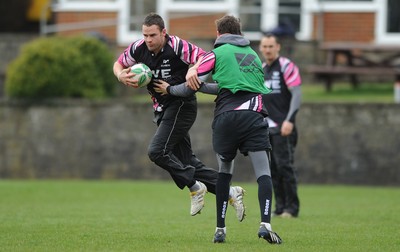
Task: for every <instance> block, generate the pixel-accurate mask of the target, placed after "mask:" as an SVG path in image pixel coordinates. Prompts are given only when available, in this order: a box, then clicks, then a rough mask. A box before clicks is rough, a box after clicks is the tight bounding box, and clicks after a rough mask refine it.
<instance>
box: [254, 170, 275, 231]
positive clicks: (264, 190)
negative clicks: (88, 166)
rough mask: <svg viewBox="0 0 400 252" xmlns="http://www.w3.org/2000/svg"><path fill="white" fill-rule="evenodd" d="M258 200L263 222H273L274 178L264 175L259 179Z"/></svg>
mask: <svg viewBox="0 0 400 252" xmlns="http://www.w3.org/2000/svg"><path fill="white" fill-rule="evenodd" d="M257 183H258V202H259V204H260V212H261V222H267V223H271V204H272V180H271V177H270V176H267V175H264V176H261V177H259V178H258V179H257Z"/></svg>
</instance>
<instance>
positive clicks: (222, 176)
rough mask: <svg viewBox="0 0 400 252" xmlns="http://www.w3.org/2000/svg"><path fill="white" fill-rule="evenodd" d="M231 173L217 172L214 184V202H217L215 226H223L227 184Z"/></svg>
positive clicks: (227, 196)
mask: <svg viewBox="0 0 400 252" xmlns="http://www.w3.org/2000/svg"><path fill="white" fill-rule="evenodd" d="M231 179H232V174H226V173H218V180H217V185H216V202H217V227H220V228H223V227H225V216H226V210H227V208H228V200H229V185H230V182H231Z"/></svg>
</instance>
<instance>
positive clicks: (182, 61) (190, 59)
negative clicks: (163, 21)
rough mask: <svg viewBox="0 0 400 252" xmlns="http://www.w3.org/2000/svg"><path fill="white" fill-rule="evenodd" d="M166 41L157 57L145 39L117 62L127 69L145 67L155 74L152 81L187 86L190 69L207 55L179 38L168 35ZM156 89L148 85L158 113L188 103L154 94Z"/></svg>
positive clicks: (151, 84)
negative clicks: (172, 106)
mask: <svg viewBox="0 0 400 252" xmlns="http://www.w3.org/2000/svg"><path fill="white" fill-rule="evenodd" d="M165 38H166V44H165V45H164V47H163V48H162V49H161V51H160V52H159V53H158V54H154V53H153V52H151V51H149V49H148V48H147V46H146V43H145V41H144V39H139V40H137V41H135V42H133V43H132V44H130V45H129V46H128V47H127V48H126V49H125V50H124V52H123V53H122V54H121V55H120V56H119V57H118V62H119V63H120V64H121V65H122V66H124V67H125V68H127V67H130V66H133V65H135V64H137V63H144V64H146V65H147V66H148V67H149V68H150V69H151V71H152V72H153V80H154V79H161V80H163V81H166V82H168V83H169V84H170V85H171V86H174V85H177V84H180V83H183V82H185V81H186V79H185V78H186V73H187V71H188V69H189V65H191V64H195V63H196V61H197V60H198V58H199V57H200V56H202V55H204V54H205V51H204V50H203V49H201V48H200V47H198V46H196V45H194V44H191V43H189V42H188V41H186V40H183V39H180V38H179V37H177V36H170V35H168V34H167V35H166V37H165ZM154 87H155V86H154V85H153V83H152V82H151V83H150V84H148V85H147V90H148V91H149V93H150V95H151V96H152V99H153V102H154V109H155V110H156V111H159V112H160V111H162V110H163V107H164V108H165V107H166V106H168V104H169V103H170V102H171V101H173V100H176V99H188V98H182V97H177V96H173V95H164V96H162V95H161V94H159V93H157V92H155V91H154ZM189 99H194V95H191V96H190V97H189Z"/></svg>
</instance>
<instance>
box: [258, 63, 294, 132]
mask: <svg viewBox="0 0 400 252" xmlns="http://www.w3.org/2000/svg"><path fill="white" fill-rule="evenodd" d="M263 69H264V79H265V86H266V87H267V88H269V89H271V90H272V92H271V93H269V94H267V95H264V103H265V106H266V107H267V110H268V114H269V119H271V120H272V125H270V127H274V124H276V126H278V127H280V126H281V125H282V123H283V121H285V120H288V121H290V122H292V123H294V122H295V117H296V113H297V111H298V110H299V106H300V96H301V93H300V89H299V87H300V85H301V77H300V72H299V69H298V67H297V66H296V65H295V64H294V63H293V62H292V61H291V60H289V59H288V58H285V57H282V56H279V57H278V58H277V59H276V60H274V61H273V62H272V63H271V65H268V64H266V63H263ZM289 89H291V90H289ZM293 90H298V92H293ZM291 91H292V92H291ZM293 101H295V102H293ZM270 124H271V122H270Z"/></svg>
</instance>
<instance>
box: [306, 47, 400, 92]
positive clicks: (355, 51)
mask: <svg viewBox="0 0 400 252" xmlns="http://www.w3.org/2000/svg"><path fill="white" fill-rule="evenodd" d="M320 49H321V50H324V51H325V52H326V54H327V55H326V63H325V65H311V66H309V67H308V68H307V70H308V72H309V73H312V74H314V75H315V77H316V78H318V79H322V80H323V81H324V83H325V87H326V90H327V91H330V90H331V89H332V84H333V80H334V79H335V78H336V77H342V76H346V75H347V76H349V77H350V82H351V84H352V85H353V87H354V88H356V87H357V86H358V84H359V81H358V76H359V75H375V76H390V75H392V76H395V79H396V81H400V45H381V44H373V43H354V42H329V43H323V44H321V45H320ZM340 57H342V62H341V63H340V64H339V62H338V59H339V58H340Z"/></svg>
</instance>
